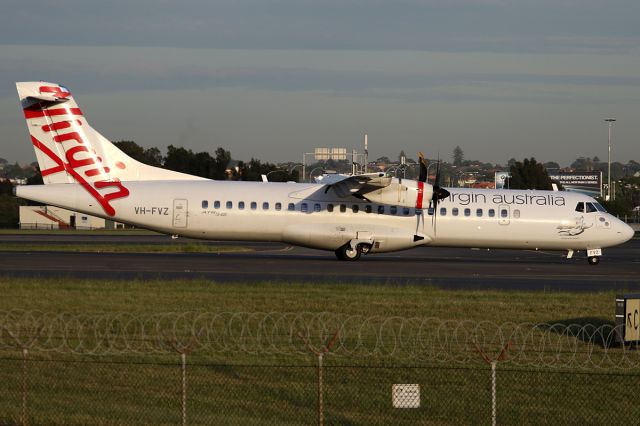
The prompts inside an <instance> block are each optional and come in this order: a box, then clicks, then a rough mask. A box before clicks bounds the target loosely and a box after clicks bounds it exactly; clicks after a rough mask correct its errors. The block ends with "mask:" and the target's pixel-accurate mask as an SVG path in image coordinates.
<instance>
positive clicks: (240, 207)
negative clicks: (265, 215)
mask: <svg viewBox="0 0 640 426" xmlns="http://www.w3.org/2000/svg"><path fill="white" fill-rule="evenodd" d="M238 208H239V209H240V210H244V201H240V202H239V203H238Z"/></svg>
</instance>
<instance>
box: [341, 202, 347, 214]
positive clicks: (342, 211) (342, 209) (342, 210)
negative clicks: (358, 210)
mask: <svg viewBox="0 0 640 426" xmlns="http://www.w3.org/2000/svg"><path fill="white" fill-rule="evenodd" d="M346 211H347V205H346V204H340V213H344V212H346Z"/></svg>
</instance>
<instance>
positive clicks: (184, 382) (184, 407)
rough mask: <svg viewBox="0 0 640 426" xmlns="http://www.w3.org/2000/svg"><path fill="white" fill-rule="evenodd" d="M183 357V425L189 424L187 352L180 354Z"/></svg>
mask: <svg viewBox="0 0 640 426" xmlns="http://www.w3.org/2000/svg"><path fill="white" fill-rule="evenodd" d="M180 357H181V358H182V426H186V425H187V353H186V352H182V353H181V354H180Z"/></svg>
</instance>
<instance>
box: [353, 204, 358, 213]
mask: <svg viewBox="0 0 640 426" xmlns="http://www.w3.org/2000/svg"><path fill="white" fill-rule="evenodd" d="M351 211H352V212H354V213H358V212H359V211H360V207H359V206H358V205H357V204H354V205H353V206H351Z"/></svg>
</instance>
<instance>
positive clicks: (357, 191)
mask: <svg viewBox="0 0 640 426" xmlns="http://www.w3.org/2000/svg"><path fill="white" fill-rule="evenodd" d="M391 180H392V178H391V177H387V176H385V174H384V173H367V174H362V175H354V176H347V175H337V176H335V177H333V176H332V177H331V178H328V179H327V180H326V181H325V180H324V179H318V182H319V183H326V184H327V189H326V191H328V190H329V189H333V190H334V191H335V193H336V194H337V195H338V197H340V198H345V197H348V196H350V195H351V196H356V197H358V196H363V195H364V194H367V193H369V192H372V191H377V190H378V189H382V188H385V187H387V186H389V185H390V184H391Z"/></svg>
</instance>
